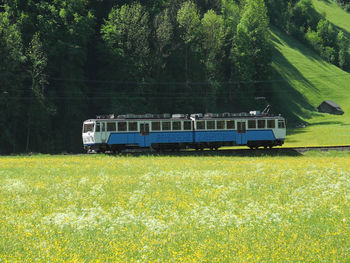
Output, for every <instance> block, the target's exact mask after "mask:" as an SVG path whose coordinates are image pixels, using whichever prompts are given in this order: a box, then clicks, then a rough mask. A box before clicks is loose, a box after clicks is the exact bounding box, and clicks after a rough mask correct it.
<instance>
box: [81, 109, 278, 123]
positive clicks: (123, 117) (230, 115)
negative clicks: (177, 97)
mask: <svg viewBox="0 0 350 263" xmlns="http://www.w3.org/2000/svg"><path fill="white" fill-rule="evenodd" d="M191 118H195V119H197V120H198V119H203V120H213V119H214V120H215V119H241V118H281V119H284V118H283V117H282V116H281V115H273V114H262V113H260V112H259V111H251V112H250V113H229V112H225V113H205V114H203V113H193V114H169V113H163V114H123V115H117V116H115V115H114V114H110V115H98V116H96V118H95V119H89V120H87V121H97V120H100V121H111V120H135V121H139V120H146V119H147V120H188V119H191Z"/></svg>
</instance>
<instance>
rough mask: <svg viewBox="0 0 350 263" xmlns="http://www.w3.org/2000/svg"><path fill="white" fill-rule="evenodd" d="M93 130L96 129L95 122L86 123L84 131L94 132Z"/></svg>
mask: <svg viewBox="0 0 350 263" xmlns="http://www.w3.org/2000/svg"><path fill="white" fill-rule="evenodd" d="M92 131H94V124H93V123H85V124H84V133H86V132H92Z"/></svg>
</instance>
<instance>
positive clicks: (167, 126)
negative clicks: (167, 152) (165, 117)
mask: <svg viewBox="0 0 350 263" xmlns="http://www.w3.org/2000/svg"><path fill="white" fill-rule="evenodd" d="M162 130H163V131H170V121H163V122H162Z"/></svg>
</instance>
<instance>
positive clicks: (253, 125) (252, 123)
mask: <svg viewBox="0 0 350 263" xmlns="http://www.w3.org/2000/svg"><path fill="white" fill-rule="evenodd" d="M248 129H256V120H248Z"/></svg>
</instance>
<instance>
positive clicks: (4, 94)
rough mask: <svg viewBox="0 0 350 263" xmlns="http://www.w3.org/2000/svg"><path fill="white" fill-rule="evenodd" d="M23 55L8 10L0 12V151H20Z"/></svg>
mask: <svg viewBox="0 0 350 263" xmlns="http://www.w3.org/2000/svg"><path fill="white" fill-rule="evenodd" d="M24 61H25V56H24V54H23V44H22V39H21V32H20V31H19V28H18V26H17V24H16V23H14V22H11V21H10V16H9V14H8V12H7V11H5V12H0V107H1V109H2V110H1V111H0V130H1V136H0V144H1V145H2V147H1V152H2V153H9V152H16V151H17V150H19V147H18V145H19V143H18V141H17V135H18V134H19V132H20V131H19V129H18V126H19V119H20V117H21V114H22V110H23V108H22V107H21V104H22V100H21V98H22V95H23V93H24V92H25V89H26V86H25V83H24V80H25V75H24V73H23V67H24Z"/></svg>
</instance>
